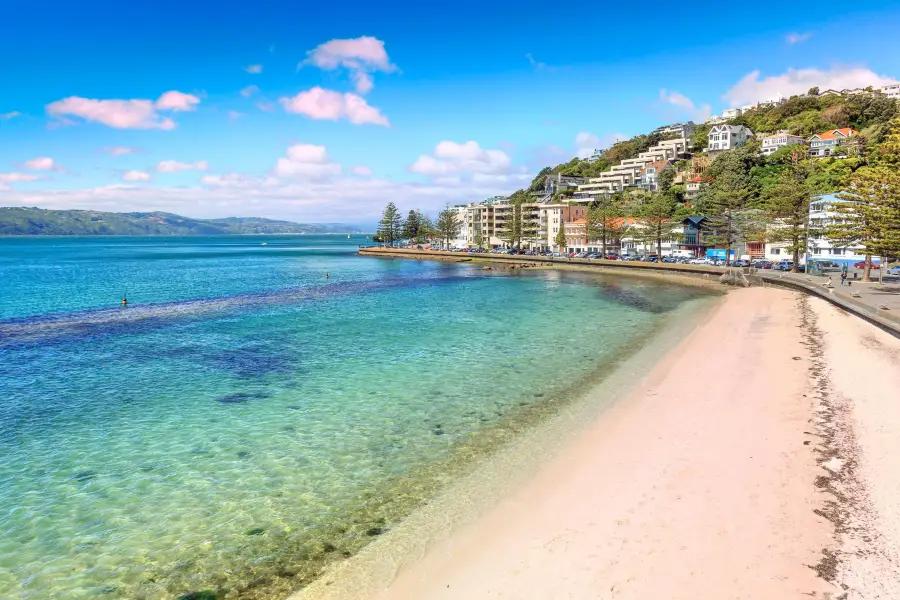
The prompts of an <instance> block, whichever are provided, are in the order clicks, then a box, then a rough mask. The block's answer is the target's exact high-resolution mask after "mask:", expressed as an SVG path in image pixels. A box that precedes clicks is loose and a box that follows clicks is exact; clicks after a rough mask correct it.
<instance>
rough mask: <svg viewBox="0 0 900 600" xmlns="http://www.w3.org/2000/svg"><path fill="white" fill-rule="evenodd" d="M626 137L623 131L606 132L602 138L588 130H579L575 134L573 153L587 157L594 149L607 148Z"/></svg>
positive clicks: (580, 156)
mask: <svg viewBox="0 0 900 600" xmlns="http://www.w3.org/2000/svg"><path fill="white" fill-rule="evenodd" d="M624 139H628V136H627V135H625V134H624V133H607V134H606V135H604V136H603V137H602V138H600V137H597V136H596V135H594V134H593V133H591V132H589V131H582V132H579V133H578V134H577V135H576V136H575V154H576V155H577V156H578V158H587V157H589V156H590V155H591V154H593V153H594V150H598V149H601V148H609V147H610V146H612V145H613V144H615V143H616V142H617V141H619V140H624Z"/></svg>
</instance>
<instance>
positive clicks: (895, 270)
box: [887, 265, 900, 275]
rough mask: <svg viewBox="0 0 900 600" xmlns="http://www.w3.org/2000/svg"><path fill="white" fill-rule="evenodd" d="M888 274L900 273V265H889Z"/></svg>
mask: <svg viewBox="0 0 900 600" xmlns="http://www.w3.org/2000/svg"><path fill="white" fill-rule="evenodd" d="M887 274H888V275H900V265H894V266H892V267H888V270H887Z"/></svg>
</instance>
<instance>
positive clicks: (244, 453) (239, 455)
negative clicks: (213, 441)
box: [237, 450, 250, 458]
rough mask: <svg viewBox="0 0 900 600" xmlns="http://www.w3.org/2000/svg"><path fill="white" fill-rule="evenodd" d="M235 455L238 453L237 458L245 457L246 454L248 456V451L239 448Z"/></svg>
mask: <svg viewBox="0 0 900 600" xmlns="http://www.w3.org/2000/svg"><path fill="white" fill-rule="evenodd" d="M237 455H238V458H247V457H248V456H250V453H249V452H247V451H246V450H241V451H240V452H238V453H237Z"/></svg>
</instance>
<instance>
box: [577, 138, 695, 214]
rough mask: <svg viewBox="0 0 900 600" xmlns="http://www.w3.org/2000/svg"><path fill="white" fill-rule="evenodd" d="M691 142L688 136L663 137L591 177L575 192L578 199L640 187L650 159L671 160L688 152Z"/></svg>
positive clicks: (653, 160)
mask: <svg viewBox="0 0 900 600" xmlns="http://www.w3.org/2000/svg"><path fill="white" fill-rule="evenodd" d="M690 145H691V142H690V140H688V139H687V138H677V139H672V140H664V141H662V142H660V143H659V144H657V145H655V146H653V147H651V148H649V149H647V150H646V151H645V152H641V153H640V154H638V156H637V157H635V158H629V159H626V160H623V161H621V162H620V163H619V164H618V165H613V166H612V167H611V168H610V169H609V170H608V171H605V172H603V173H601V174H600V176H599V177H592V178H591V179H589V180H588V181H587V183H584V184H582V185H579V186H578V189H577V190H576V192H575V199H576V200H582V201H588V200H593V199H596V198H601V197H604V196H606V195H609V194H615V193H617V192H622V191H625V190H626V189H628V188H637V187H640V186H641V182H642V181H643V173H644V170H645V168H646V167H647V165H649V164H651V163H661V162H666V163H668V162H671V161H674V160H676V159H678V158H681V157H683V156H686V155H688V153H689V152H690Z"/></svg>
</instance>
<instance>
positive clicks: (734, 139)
mask: <svg viewBox="0 0 900 600" xmlns="http://www.w3.org/2000/svg"><path fill="white" fill-rule="evenodd" d="M707 137H708V139H709V145H708V150H709V151H710V152H717V151H722V150H731V149H733V148H737V147H738V146H743V145H744V144H746V143H747V140H749V139H750V138H751V137H753V132H752V131H750V130H749V129H748V128H747V127H745V126H743V125H713V128H712V129H710V130H709V135H708V136H707Z"/></svg>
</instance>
